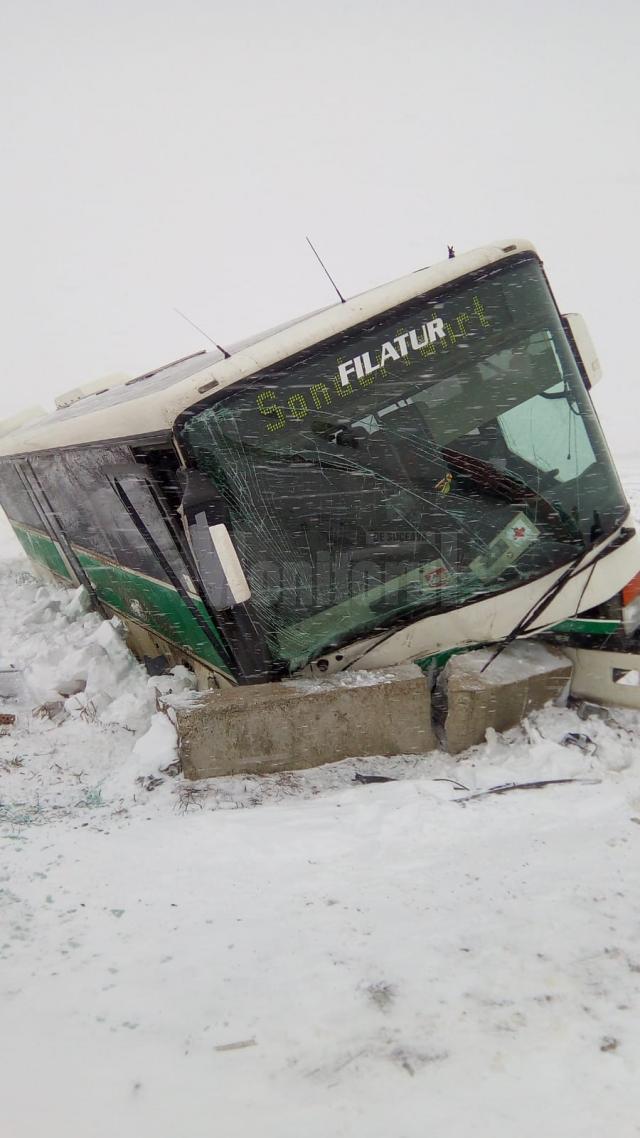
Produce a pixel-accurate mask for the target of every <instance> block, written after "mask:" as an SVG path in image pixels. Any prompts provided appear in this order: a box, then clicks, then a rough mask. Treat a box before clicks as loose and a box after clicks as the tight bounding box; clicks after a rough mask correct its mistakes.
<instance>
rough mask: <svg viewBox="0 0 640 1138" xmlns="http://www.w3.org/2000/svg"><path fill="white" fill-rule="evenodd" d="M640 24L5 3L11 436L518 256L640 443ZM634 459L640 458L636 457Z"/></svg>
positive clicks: (3, 291)
mask: <svg viewBox="0 0 640 1138" xmlns="http://www.w3.org/2000/svg"><path fill="white" fill-rule="evenodd" d="M639 12H640V6H639V5H638V3H637V0H633V2H632V0H628V2H627V0H609V3H607V4H603V3H601V2H598V3H595V2H593V0H584V2H579V0H576V2H575V3H569V2H567V0H554V2H552V3H551V2H548V0H537V2H536V3H535V4H533V3H530V2H529V0H526V2H519V0H511V2H502V0H484V2H483V3H477V2H471V0H456V3H451V4H446V3H438V4H436V3H434V2H431V0H384V2H382V3H381V2H379V0H351V2H350V0H317V3H308V2H307V0H297V2H294V0H264V2H263V3H260V2H259V0H250V2H248V0H153V2H151V0H127V2H122V0H102V2H100V3H98V2H96V0H60V2H56V0H39V2H34V0H13V2H12V0H0V86H1V89H2V98H1V100H0V130H1V137H2V156H3V160H2V174H1V178H0V206H1V209H0V218H1V222H0V224H1V225H2V274H1V284H0V302H1V303H0V314H1V315H0V327H1V332H2V381H1V384H2V385H1V394H0V417H1V416H5V415H9V414H12V413H13V412H15V411H16V410H18V409H19V408H20V407H22V406H24V405H25V404H28V403H33V402H44V403H45V405H47V404H50V403H51V401H52V399H53V396H54V395H55V394H57V393H58V392H60V391H63V390H65V389H67V388H69V387H73V386H75V385H77V384H78V383H81V382H84V381H86V380H90V379H94V378H97V377H99V376H101V375H103V374H105V373H108V372H112V371H123V370H124V371H127V372H130V373H131V374H136V373H139V372H141V371H144V370H147V369H149V368H150V367H152V366H154V365H158V364H161V363H164V362H167V361H168V360H170V359H173V358H175V357H177V356H181V355H184V354H185V353H187V352H190V351H196V350H197V349H199V348H201V347H207V346H208V344H207V341H206V340H204V339H203V338H202V337H201V336H199V334H198V333H197V332H195V331H193V329H191V328H190V327H189V326H188V325H187V324H185V323H184V322H183V321H182V320H181V319H180V318H179V317H178V316H177V315H176V314H175V313H174V311H173V309H174V307H177V308H180V309H182V310H183V311H185V312H186V313H188V314H189V316H190V317H191V319H192V320H194V321H196V323H198V324H200V325H201V326H202V327H204V328H205V329H206V330H207V331H208V332H209V334H210V335H212V336H213V337H214V338H215V339H217V340H219V341H220V342H222V343H223V344H224V343H225V342H231V341H233V340H234V339H237V338H240V337H241V336H243V335H246V334H250V333H252V332H254V331H257V330H259V329H260V328H263V327H268V326H270V325H272V324H276V323H279V322H281V321H283V320H286V319H289V318H291V317H293V316H295V315H299V314H300V313H303V312H305V311H307V310H309V309H313V308H316V307H319V306H321V305H323V304H326V303H330V302H331V300H332V298H333V297H332V292H331V290H330V286H329V285H328V283H327V281H326V280H325V278H324V277H323V275H322V273H321V271H320V270H319V268H318V266H317V264H316V263H315V261H314V259H313V257H312V255H311V254H310V252H309V250H308V248H307V246H306V245H305V241H304V236H305V234H306V233H309V234H310V235H311V236H312V238H313V239H314V241H315V243H316V244H317V245H318V247H319V248H320V250H321V251H322V254H323V256H324V257H325V259H326V261H327V262H328V264H329V266H330V268H331V271H332V273H333V275H334V276H335V277H336V279H337V280H338V282H339V285H340V287H341V289H342V290H343V292H345V293H346V294H347V295H351V294H353V293H356V292H360V291H362V290H363V289H366V288H369V287H371V286H373V285H376V284H379V283H382V282H383V281H385V280H389V279H391V278H393V277H397V276H401V275H402V274H404V273H407V272H410V271H412V270H413V269H415V268H419V267H421V266H423V265H426V264H432V263H434V262H435V261H438V260H441V259H442V258H443V257H445V256H446V246H447V243H448V242H453V243H454V244H455V246H456V249H457V250H458V251H459V252H462V251H465V250H468V249H470V248H473V247H475V246H478V245H483V244H486V243H488V242H491V241H493V240H494V239H496V238H503V237H506V236H514V235H515V236H524V237H528V238H530V239H531V240H532V241H534V243H535V244H536V245H537V247H538V249H539V251H540V252H541V254H542V256H543V258H544V261H545V265H546V268H547V271H548V273H549V276H550V279H551V284H552V286H553V288H554V290H555V293H556V296H557V298H558V302H559V304H560V306H561V308H562V310H563V311H579V312H582V314H583V315H584V316H585V317H586V319H587V321H588V323H589V326H590V328H591V332H592V335H593V338H594V341H595V343H596V346H597V348H598V350H599V353H600V356H601V359H602V363H603V366H604V372H605V378H604V380H603V382H602V384H601V386H600V387H599V388H598V389H597V393H596V403H597V407H598V410H599V412H600V415H601V418H602V420H603V422H604V425H605V429H606V430H607V433H608V435H609V438H610V440H611V441H612V442H613V443H614V445H615V447H616V448H617V449H618V450H620V451H630V450H633V449H634V447H636V433H637V431H638V422H639V419H640V414H639V413H640V393H639V390H638V380H637V364H636V351H635V339H636V333H637V329H638V307H637V304H638V292H639V286H638V273H637V266H638V263H639V261H640V223H639V221H638V216H637V215H638V210H639V208H640V201H639V194H638V182H639V175H640V159H639V149H640V123H639V107H640V67H639V65H638V59H637V53H638V33H639V31H640V15H639ZM636 449H640V448H637V447H636Z"/></svg>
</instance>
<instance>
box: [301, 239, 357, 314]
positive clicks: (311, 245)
mask: <svg viewBox="0 0 640 1138" xmlns="http://www.w3.org/2000/svg"><path fill="white" fill-rule="evenodd" d="M305 241H306V242H307V245H309V247H310V248H311V250H312V252H313V253H315V255H316V257H317V259H318V261H319V262H320V264H321V266H322V268H323V269H324V271H325V273H326V274H327V276H328V278H329V280H330V281H331V284H332V285H333V287H334V289H335V290H336V292H337V294H338V296H339V297H340V303H341V304H346V303H347V302H346V300H345V299H344V297H343V295H342V293H341V292H340V289H339V288H338V286H337V284H336V282H335V281H334V279H333V277H332V276H331V273H330V272H329V270H328V268H327V266H326V265H325V263H324V261H323V260H322V257H321V256H320V254H319V253H318V250H317V249H316V248H315V246H314V245H313V243H312V242H311V241H310V240H309V238H308V237H305Z"/></svg>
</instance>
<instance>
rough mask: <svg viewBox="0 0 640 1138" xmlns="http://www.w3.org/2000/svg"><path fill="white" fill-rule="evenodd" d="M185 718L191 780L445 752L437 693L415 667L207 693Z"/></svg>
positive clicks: (185, 764)
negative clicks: (436, 718)
mask: <svg viewBox="0 0 640 1138" xmlns="http://www.w3.org/2000/svg"><path fill="white" fill-rule="evenodd" d="M177 717H178V740H179V742H178V749H179V754H180V757H181V760H182V768H183V771H184V774H185V776H186V777H187V778H191V779H197V778H214V777H217V776H220V775H231V774H269V773H272V772H274V771H284V770H303V769H306V768H307V767H314V766H320V765H321V764H323V763H335V762H337V761H338V760H339V759H345V758H356V757H358V756H362V755H419V754H423V753H424V752H426V751H430V750H433V749H434V748H435V747H437V741H436V738H435V735H434V733H433V729H432V726H431V701H430V692H429V685H428V683H427V680H426V678H425V676H424V675H423V673H422V672H421V670H420V668H418V667H417V665H415V664H403V665H400V666H398V667H392V668H384V669H380V670H376V671H370V672H341V673H340V674H339V675H337V676H331V677H328V678H327V679H322V680H299V681H295V680H292V681H286V682H283V683H278V684H258V685H256V686H253V687H237V688H232V689H227V690H223V691H210V692H204V693H203V694H202V695H201V697H200V698H199V700H198V701H197V703H195V704H193V705H191V706H189V707H188V708H183V709H180V710H179V711H178V712H177Z"/></svg>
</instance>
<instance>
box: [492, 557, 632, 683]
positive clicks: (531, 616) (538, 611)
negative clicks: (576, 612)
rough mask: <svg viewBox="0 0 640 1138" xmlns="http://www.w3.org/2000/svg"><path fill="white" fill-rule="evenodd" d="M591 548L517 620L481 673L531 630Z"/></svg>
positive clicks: (595, 559)
mask: <svg viewBox="0 0 640 1138" xmlns="http://www.w3.org/2000/svg"><path fill="white" fill-rule="evenodd" d="M593 548H594V547H593V546H589V548H587V549H581V550H580V552H579V553H578V554H576V556H575V557H574V558H573V560H572V561H570V562H569V564H568V565H567V568H566V569H565V571H564V573H562V574H561V576H560V577H558V580H557V581H554V582H553V583H552V584H551V585H550V586H549V588H548V589H547V590H546V592H544V593H543V594H542V596H541V597H540V598H539V600H537V601H536V603H535V604H534V605H532V607H531V608H530V609H529V611H528V612H527V613H525V615H524V616H523V617H522V619H521V620H519V621H518V623H517V624H516V625H515V626H514V628H512V629H511V632H510V633H509V634H508V635H507V636H505V637H504V639H503V640H502V641H501V642H500V644H498V647H497V648H496V650H495V652H494V653H493V655H492V656H490V657H489V659H488V660H487V662H486V664H484V665H483V667H482V668H481V671H482V672H484V671H486V669H487V668H488V667H489V665H490V664H492V663H493V661H494V660H495V659H496V658H497V657H498V656H499V655H500V654H501V652H504V649H505V648H506V647H507V645H508V644H512V643H513V641H514V640H517V638H518V637H519V636H522V635H523V634H524V633H525V632H527V631H528V629H530V628H531V625H532V624H533V623H534V621H536V620H537V619H538V618H539V617H540V616H542V613H543V612H544V611H545V609H548V608H549V605H550V604H551V603H552V601H554V600H555V599H556V597H557V596H558V594H559V593H561V592H562V590H563V588H564V586H565V585H566V583H567V581H569V580H570V579H571V578H572V577H573V576H574V575H575V573H576V570H577V569H578V568H579V566H580V562H581V561H583V560H584V558H585V557H586V556H587V554H588V553H591V552H592V550H593ZM610 548H611V547H610V545H607V546H605V548H604V549H601V550H600V552H599V553H598V554H596V556H595V557H594V558H593V561H591V562H590V564H589V566H588V568H589V569H591V570H592V571H593V569H594V568H595V566H596V564H597V563H598V561H600V559H601V558H602V557H606V555H607V554H608V553H609V552H610ZM585 587H586V586H585ZM583 592H584V590H583ZM579 605H580V602H578V607H579Z"/></svg>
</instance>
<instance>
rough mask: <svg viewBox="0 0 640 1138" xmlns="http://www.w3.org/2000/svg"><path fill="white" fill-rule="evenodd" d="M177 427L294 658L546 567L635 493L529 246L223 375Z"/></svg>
mask: <svg viewBox="0 0 640 1138" xmlns="http://www.w3.org/2000/svg"><path fill="white" fill-rule="evenodd" d="M182 443H183V445H184V446H185V448H186V450H187V453H188V455H189V457H190V460H191V463H192V464H193V465H194V466H196V467H197V468H198V469H199V470H200V471H203V472H205V473H206V474H207V475H208V476H209V477H210V479H211V480H212V482H213V483H214V484H215V486H216V487H217V490H218V493H219V494H220V495H221V496H222V498H223V499H224V501H225V503H226V508H227V516H228V526H229V529H230V531H231V533H232V535H233V540H234V543H235V545H236V548H237V550H238V553H239V555H240V558H241V560H242V563H243V567H244V570H245V573H246V576H247V578H248V581H249V584H250V587H251V592H252V597H251V603H252V607H253V612H254V614H255V619H256V621H257V622H258V623H259V624H260V626H261V628H262V630H263V633H264V635H265V636H266V638H267V640H268V642H269V645H270V650H271V652H272V653H273V655H274V656H275V658H277V659H279V660H282V661H285V662H286V663H287V664H288V665H289V667H290V668H291V669H292V670H293V669H295V668H296V667H300V666H301V665H302V664H303V663H305V662H306V661H308V660H309V659H312V658H313V657H314V656H317V655H318V654H319V653H321V652H324V651H326V650H328V649H329V648H334V647H339V646H340V645H343V644H345V643H347V642H348V641H350V640H353V639H356V638H357V637H361V636H364V635H367V634H371V633H373V632H375V631H376V630H379V629H387V628H392V627H394V626H397V625H400V624H402V623H406V622H408V621H410V620H414V619H417V618H419V617H423V616H428V615H432V614H434V613H436V612H442V611H445V610H451V609H453V608H457V607H459V606H460V605H464V604H468V603H470V602H472V601H474V600H479V599H482V598H483V597H486V596H488V595H491V594H495V593H498V592H500V591H504V590H506V589H511V588H514V587H516V586H518V585H521V584H524V583H526V582H528V581H531V580H533V579H534V578H536V577H539V576H541V575H543V574H545V573H548V572H549V571H550V570H552V569H554V568H556V567H558V566H560V565H562V564H564V563H566V562H568V561H570V560H571V559H572V558H574V557H575V556H577V555H578V554H579V553H580V552H581V551H584V550H586V549H587V548H589V546H590V545H592V544H593V543H594V542H596V541H597V540H598V539H600V538H601V537H603V536H604V535H606V534H608V533H611V532H612V531H613V530H614V529H615V528H616V527H617V526H619V525H620V524H621V522H622V521H623V520H624V518H625V516H626V514H627V511H628V506H627V503H626V501H625V498H624V495H623V492H622V489H621V487H620V484H619V482H618V478H617V475H616V473H615V470H614V467H613V464H612V462H611V460H610V457H609V454H608V451H607V448H606V444H605V442H604V439H603V436H602V432H601V430H600V427H599V424H598V420H597V417H596V415H595V412H594V410H593V407H592V405H591V401H590V399H589V397H588V395H587V392H586V391H585V388H584V384H583V381H582V378H581V376H580V373H579V371H578V367H577V364H576V361H575V359H574V357H573V355H572V352H571V350H570V347H569V344H568V341H567V338H566V336H565V333H564V330H563V327H562V322H561V320H560V317H559V316H558V312H557V309H556V307H555V304H554V302H553V299H552V297H551V294H550V292H549V288H548V285H547V283H546V280H545V277H544V274H543V272H542V269H541V267H540V264H539V262H538V261H537V259H535V258H533V257H526V258H520V259H519V261H517V262H515V263H514V262H512V263H510V264H507V265H499V266H492V267H491V268H489V269H487V270H484V271H483V272H482V273H480V274H476V275H474V276H473V277H471V278H470V277H467V278H465V279H463V280H462V281H461V282H458V283H457V284H456V285H455V286H453V287H449V288H448V289H447V290H446V291H443V292H442V293H440V294H439V295H436V296H434V295H428V296H427V297H421V298H418V299H417V300H412V301H410V302H408V303H406V304H404V305H402V306H400V307H398V308H396V309H394V310H392V311H390V312H386V313H385V314H383V315H382V316H379V317H376V318H375V319H373V320H370V321H369V322H367V323H366V324H365V323H363V324H359V325H358V326H357V327H355V328H351V329H350V330H349V331H348V332H345V333H343V334H341V335H340V336H339V337H337V338H335V339H333V340H331V341H325V342H324V343H323V344H320V345H318V346H316V347H315V348H314V349H312V350H310V351H307V352H305V353H302V354H300V355H298V356H295V357H291V358H289V359H288V360H285V361H283V362H282V363H281V364H279V365H277V367H274V368H270V369H269V370H268V371H265V372H261V373H259V374H258V375H255V376H252V377H251V379H249V380H247V381H243V382H242V383H241V384H236V385H234V387H233V388H230V389H228V390H227V391H225V392H223V393H222V394H221V395H220V396H219V397H218V399H217V400H215V401H212V402H211V403H210V405H209V406H207V407H205V408H204V409H202V408H196V409H194V410H193V411H192V412H190V413H189V414H188V415H187V416H186V418H185V421H184V423H183V426H182Z"/></svg>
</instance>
